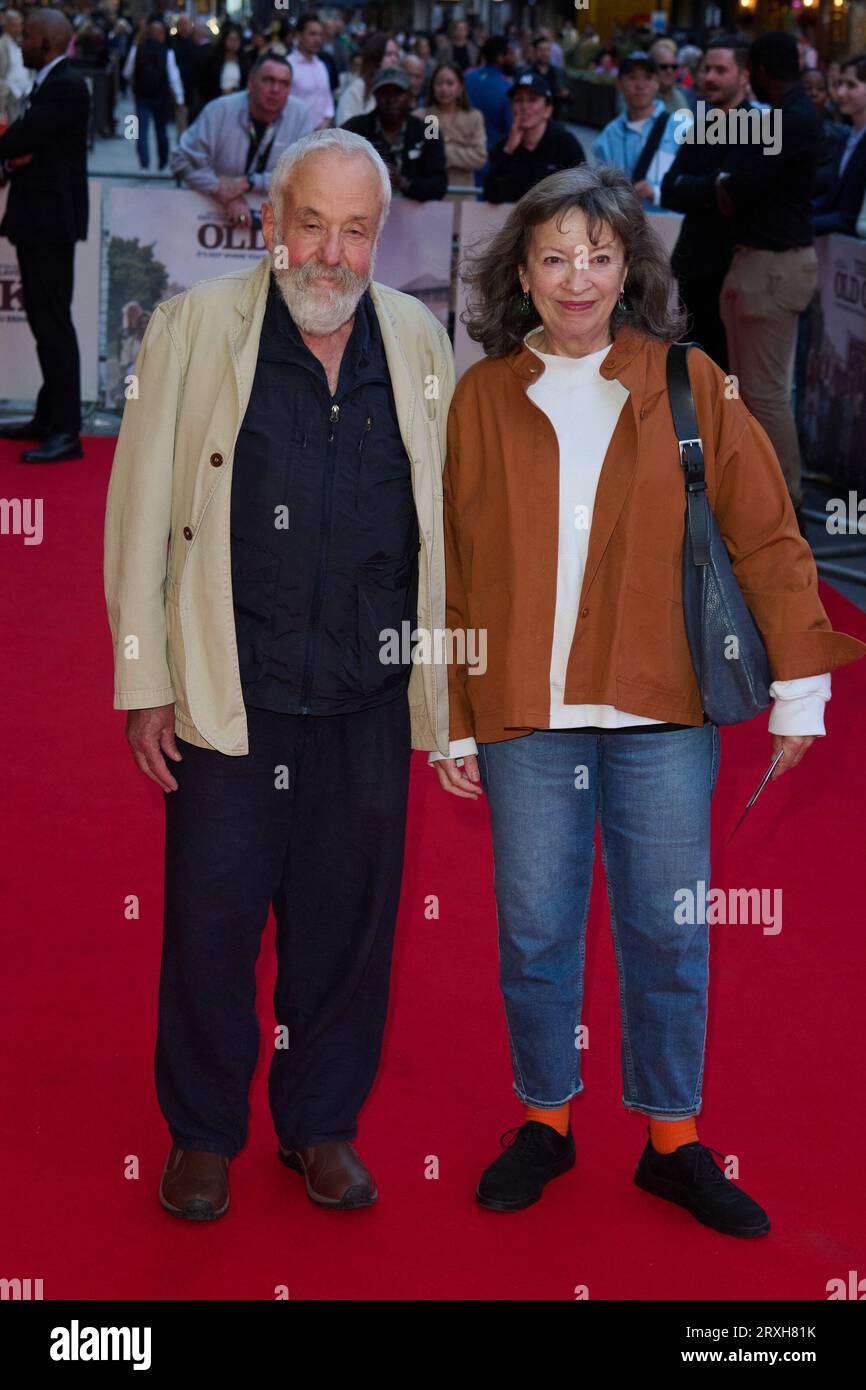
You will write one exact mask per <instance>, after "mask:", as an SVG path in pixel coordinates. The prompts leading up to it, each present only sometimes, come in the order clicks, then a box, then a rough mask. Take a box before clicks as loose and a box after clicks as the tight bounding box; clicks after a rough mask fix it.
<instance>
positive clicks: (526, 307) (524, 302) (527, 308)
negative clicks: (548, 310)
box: [520, 290, 532, 314]
mask: <svg viewBox="0 0 866 1390" xmlns="http://www.w3.org/2000/svg"><path fill="white" fill-rule="evenodd" d="M520 312H521V314H529V313H531V312H532V302H531V300H530V298H529V290H525V291H524V293H523V298H522V299H521V301H520Z"/></svg>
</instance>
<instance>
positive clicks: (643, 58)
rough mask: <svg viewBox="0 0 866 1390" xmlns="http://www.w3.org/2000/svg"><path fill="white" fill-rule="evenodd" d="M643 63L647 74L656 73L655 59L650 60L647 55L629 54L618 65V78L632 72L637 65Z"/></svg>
mask: <svg viewBox="0 0 866 1390" xmlns="http://www.w3.org/2000/svg"><path fill="white" fill-rule="evenodd" d="M640 63H643V65H644V67H645V68H646V70H647V72H658V67H657V65H656V61H655V58H651V57H650V55H649V54H648V53H629V54H628V55H627V56H626V57H625V58H623V60H622V62H621V63H620V65H619V75H620V77H625V76H626V74H627V73H630V72H632V71H633V70H634V69H635V68H636V67H637V66H638V64H640Z"/></svg>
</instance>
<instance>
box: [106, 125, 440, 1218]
mask: <svg viewBox="0 0 866 1390" xmlns="http://www.w3.org/2000/svg"><path fill="white" fill-rule="evenodd" d="M390 196H391V189H390V180H389V178H388V172H387V170H386V168H385V166H384V164H383V163H382V161H381V159H380V158H379V156H378V154H377V153H376V151H375V150H374V149H373V147H372V146H371V145H370V144H369V142H368V141H366V140H365V139H363V138H362V137H361V136H358V135H353V134H351V133H350V132H347V131H343V130H323V131H317V132H314V133H312V134H310V135H308V136H306V137H304V138H303V139H302V140H300V141H298V142H297V143H296V144H294V145H293V146H292V147H291V148H290V149H289V150H287V151H286V152H285V153H284V154H283V156H282V157H281V159H280V161H279V164H278V166H277V168H276V170H275V172H274V177H273V179H272V182H271V187H270V202H268V203H265V204H264V206H263V223H262V225H263V234H264V239H265V243H266V245H267V249H268V254H267V256H265V257H263V259H262V261H261V262H260V263H259V264H258V265H257V266H256V267H255V268H254V269H253V270H243V271H240V272H236V273H234V274H230V275H225V276H221V277H219V278H217V279H214V280H207V281H204V282H201V283H199V284H197V285H194V286H193V287H192V288H191V289H189V290H186V291H185V292H184V293H183V294H179V295H176V296H175V297H174V298H172V299H169V300H167V301H166V302H165V303H163V304H160V305H158V306H157V308H156V309H155V310H154V313H153V316H152V318H151V320H150V323H149V325H148V328H147V332H146V334H145V337H144V339H143V342H142V346H141V351H140V354H139V357H138V361H137V362H136V366H135V377H136V379H137V393H136V398H135V399H130V400H129V401H128V402H127V404H126V408H125V411H124V416H123V421H122V424H121V429H120V435H119V438H118V442H117V451H116V454H115V459H114V466H113V470H112V475H111V482H110V486H109V492H108V501H107V512H106V523H105V589H106V600H107V606H108V614H109V621H110V626H111V631H112V638H113V642H114V650H115V697H114V706H115V708H117V709H125V710H128V711H129V713H128V716H127V739H128V741H129V743H130V745H131V748H132V753H133V757H134V760H135V763H136V764H137V766H138V767H139V769H140V770H141V771H142V772H143V773H144V774H145V775H146V776H148V777H149V778H151V779H152V780H153V781H154V782H156V783H157V785H158V786H159V787H160V788H161V789H162V791H163V793H164V801H165V810H166V836H165V911H164V930H163V947H162V964H161V973H160V987H159V1016H158V1028H157V1038H156V1053H155V1075H156V1088H157V1095H158V1099H159V1103H160V1107H161V1109H162V1112H163V1115H164V1117H165V1119H166V1122H167V1125H168V1129H169V1133H170V1135H171V1140H172V1144H171V1149H170V1151H169V1154H168V1157H167V1159H166V1164H165V1169H164V1171H163V1176H162V1181H161V1184H160V1189H159V1197H160V1201H161V1203H162V1205H163V1207H164V1208H165V1209H166V1210H167V1211H169V1212H171V1213H172V1214H173V1215H175V1216H178V1217H184V1218H187V1219H191V1220H199V1221H204V1220H213V1219H214V1218H216V1217H219V1216H221V1215H223V1213H224V1212H225V1211H226V1210H227V1209H228V1205H229V1182H228V1165H229V1162H230V1160H231V1159H233V1158H234V1157H235V1156H236V1155H237V1154H238V1153H239V1152H240V1150H241V1149H242V1147H243V1145H244V1143H245V1141H246V1137H247V1120H248V1091H249V1085H250V1081H251V1079H252V1075H253V1072H254V1069H255V1066H256V1061H257V1058H258V1052H259V1027H258V1022H257V1017H256V988H255V970H256V959H257V956H258V954H259V949H260V941H261V935H262V929H263V927H264V925H265V921H266V919H267V916H268V911H269V908H271V907H273V911H274V915H275V919H276V955H277V983H276V990H275V994H274V1012H275V1019H276V1027H275V1029H274V1031H273V1035H272V1036H273V1038H274V1043H273V1054H272V1056H271V1059H270V1070H269V1087H268V1089H269V1100H270V1108H271V1114H272V1118H273V1123H274V1126H275V1129H276V1133H277V1137H278V1147H277V1153H278V1156H279V1158H280V1160H281V1161H282V1163H284V1164H285V1165H286V1167H287V1168H289V1169H291V1170H293V1171H294V1172H296V1173H298V1174H299V1175H301V1176H302V1178H303V1180H304V1183H305V1188H306V1193H307V1196H308V1197H309V1198H310V1199H311V1200H312V1201H313V1202H315V1203H317V1204H319V1205H321V1206H325V1207H332V1208H338V1209H343V1210H345V1209H351V1208H357V1207H363V1206H369V1205H370V1204H371V1203H372V1202H374V1201H375V1200H376V1195H377V1191H376V1184H375V1182H374V1179H373V1177H372V1175H371V1173H370V1172H369V1171H368V1169H367V1167H366V1166H365V1164H364V1163H363V1161H362V1159H361V1158H360V1156H359V1154H358V1153H357V1152H356V1150H355V1148H354V1147H353V1144H352V1140H353V1139H354V1138H355V1137H356V1133H357V1120H358V1112H359V1110H360V1108H361V1106H362V1105H363V1103H364V1100H365V1098H366V1096H367V1094H368V1092H369V1090H370V1087H371V1085H372V1082H373V1079H374V1075H375V1072H376V1069H377V1066H378V1061H379V1056H380V1051H381V1042H382V1034H383V1029H384V1024H385V1015H386V1009H387V1002H388V991H389V977H390V965H391V952H392V941H393V935H394V926H395V921H396V915H397V907H398V901H399V896H400V883H401V876H402V866H403V844H404V834H405V815H406V802H407V790H408V775H409V757H410V749H411V748H422V749H428V750H432V749H434V748H435V749H438V750H439V751H440V752H442V753H447V751H448V702H447V681H446V670H445V667H444V665H442V664H436V663H435V662H432V661H429V660H425V661H413V660H412V655H411V654H407V653H405V652H404V653H403V654H402V656H401V658H400V660H399V661H397V660H395V659H394V658H393V655H392V656H391V657H390V658H389V657H388V656H386V655H384V654H383V653H384V652H385V651H386V650H387V651H388V652H391V653H393V643H388V642H387V640H386V639H387V634H388V633H389V632H392V631H394V630H396V631H397V632H400V631H401V630H402V624H403V623H404V622H409V623H411V625H412V629H413V631H416V632H428V631H431V630H432V631H435V630H437V629H444V626H445V592H444V558H443V550H442V520H441V508H442V483H441V474H442V467H443V462H444V457H445V422H446V418H447V414H448V406H449V403H450V399H451V395H452V392H453V389H454V365H453V358H452V355H451V348H450V343H449V341H448V337H447V334H446V332H445V329H444V328H443V327H442V325H441V324H440V323H439V322H438V321H437V320H436V319H435V318H434V316H433V315H432V314H431V313H430V312H429V310H428V309H426V308H425V306H424V305H423V304H421V303H420V302H419V301H418V300H416V299H414V298H412V297H411V296H409V295H406V294H402V293H400V292H399V291H396V290H392V289H387V288H385V287H384V286H382V285H380V284H377V283H376V282H375V281H374V280H373V279H372V275H373V265H374V256H375V251H376V245H377V242H378V239H379V235H380V232H381V229H382V226H383V224H384V221H385V218H386V217H387V214H388V209H389V206H390ZM416 623H417V628H416ZM266 1036H267V1034H266Z"/></svg>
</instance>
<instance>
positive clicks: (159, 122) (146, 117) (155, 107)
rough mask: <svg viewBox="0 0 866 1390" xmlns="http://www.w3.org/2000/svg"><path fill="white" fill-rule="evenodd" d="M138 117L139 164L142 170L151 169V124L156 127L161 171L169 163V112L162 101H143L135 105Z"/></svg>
mask: <svg viewBox="0 0 866 1390" xmlns="http://www.w3.org/2000/svg"><path fill="white" fill-rule="evenodd" d="M135 113H136V115H137V116H138V162H139V164H140V165H141V167H142V169H149V168H150V122H151V119H152V120H153V124H154V126H155V127H156V152H157V158H158V160H159V167H160V169H164V168H165V166H166V164H167V163H168V131H167V130H166V125H167V123H168V111H167V108H166V105H165V103H164V102H162V101H142V100H140V99H139V100H138V101H137V102H136V103H135Z"/></svg>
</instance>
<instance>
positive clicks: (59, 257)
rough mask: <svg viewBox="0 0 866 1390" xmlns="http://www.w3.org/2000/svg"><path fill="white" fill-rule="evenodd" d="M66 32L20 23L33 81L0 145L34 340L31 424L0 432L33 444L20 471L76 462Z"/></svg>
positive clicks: (80, 228)
mask: <svg viewBox="0 0 866 1390" xmlns="http://www.w3.org/2000/svg"><path fill="white" fill-rule="evenodd" d="M71 38H72V26H71V24H70V23H69V20H68V19H67V18H66V16H65V15H64V14H62V13H61V11H60V10H51V9H45V10H34V11H32V12H31V13H30V14H29V15H28V16H27V18H26V19H25V21H24V28H23V33H22V43H21V54H22V57H23V59H24V63H25V66H26V67H28V68H33V69H34V70H35V72H36V79H35V82H34V86H33V91H32V92H31V94H30V98H29V101H28V103H27V106H26V108H25V110H24V112H23V113H22V115H21V116H19V118H18V120H17V121H13V123H12V125H10V127H9V129H8V130H7V131H6V133H5V135H0V161H2V170H3V175H4V176H8V178H9V180H10V188H9V197H8V200H7V203H6V213H5V216H4V218H3V221H2V223H0V232H2V234H3V235H4V236H5V237H8V239H9V240H10V241H11V242H13V243H14V245H15V248H16V251H17V254H18V265H19V268H20V271H21V289H22V292H23V295H24V308H25V311H26V313H27V322H28V323H29V324H30V329H31V332H32V333H33V336H34V338H35V339H36V352H37V354H38V357H39V365H40V367H41V368H42V376H43V385H42V386H41V388H40V390H39V395H38V396H37V399H36V409H35V411H34V415H33V419H32V420H29V421H27V423H26V424H23V425H14V424H5V425H0V436H2V437H3V438H5V439H35V440H39V441H41V443H40V444H39V445H38V447H36V448H33V449H25V451H24V453H23V454H22V455H21V458H22V460H24V461H25V462H26V463H59V462H60V461H61V460H62V459H72V458H81V457H82V448H81V439H80V431H81V380H80V378H81V373H80V365H79V356H78V340H77V339H76V336H75V328H74V327H73V324H72V283H73V271H74V265H75V243H76V241H81V240H84V238H85V237H86V236H87V215H88V203H87V124H88V117H89V103H90V97H89V93H88V90H87V85H86V83H85V82H84V81H83V80H82V78H80V77H78V76H77V75H76V74H75V73H74V72H73V71H72V69H71V68H70V65H69V62H68V61H67V59H66V56H65V54H66V49H67V48H68V46H69V41H70V39H71Z"/></svg>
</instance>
